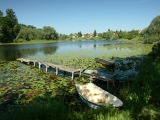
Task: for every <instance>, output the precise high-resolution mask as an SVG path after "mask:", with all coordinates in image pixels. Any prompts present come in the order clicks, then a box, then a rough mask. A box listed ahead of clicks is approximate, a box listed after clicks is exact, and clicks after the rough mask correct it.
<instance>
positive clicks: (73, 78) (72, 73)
mask: <svg viewBox="0 0 160 120" xmlns="http://www.w3.org/2000/svg"><path fill="white" fill-rule="evenodd" d="M73 79H74V72H72V80H73Z"/></svg>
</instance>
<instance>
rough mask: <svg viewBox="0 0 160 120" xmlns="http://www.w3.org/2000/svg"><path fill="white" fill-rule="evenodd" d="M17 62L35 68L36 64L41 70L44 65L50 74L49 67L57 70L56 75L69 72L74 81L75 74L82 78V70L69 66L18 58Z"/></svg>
mask: <svg viewBox="0 0 160 120" xmlns="http://www.w3.org/2000/svg"><path fill="white" fill-rule="evenodd" d="M17 61H20V62H21V63H26V64H28V65H30V64H33V66H34V67H35V66H36V63H37V64H38V68H39V69H41V66H42V65H44V66H45V67H46V72H48V68H49V67H51V68H55V70H56V75H58V70H61V71H64V72H69V73H71V74H72V80H73V79H74V75H75V74H79V76H81V72H82V70H80V69H74V68H69V67H67V66H63V65H59V64H55V63H50V62H42V61H36V60H29V59H24V58H18V59H17Z"/></svg>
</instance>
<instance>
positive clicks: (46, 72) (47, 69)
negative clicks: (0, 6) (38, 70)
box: [46, 65, 49, 73]
mask: <svg viewBox="0 0 160 120" xmlns="http://www.w3.org/2000/svg"><path fill="white" fill-rule="evenodd" d="M48 67H49V66H48V65H46V73H47V72H48Z"/></svg>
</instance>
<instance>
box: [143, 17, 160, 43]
mask: <svg viewBox="0 0 160 120" xmlns="http://www.w3.org/2000/svg"><path fill="white" fill-rule="evenodd" d="M143 37H144V39H145V42H154V41H159V40H160V16H157V17H155V18H154V19H153V20H152V21H151V23H150V25H149V26H148V27H147V28H146V29H145V30H144V31H143Z"/></svg>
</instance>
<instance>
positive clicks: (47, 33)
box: [43, 26, 58, 40]
mask: <svg viewBox="0 0 160 120" xmlns="http://www.w3.org/2000/svg"><path fill="white" fill-rule="evenodd" d="M43 32H44V34H43V39H45V40H57V39H58V33H57V32H56V30H55V29H54V28H53V27H50V26H44V27H43Z"/></svg>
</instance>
